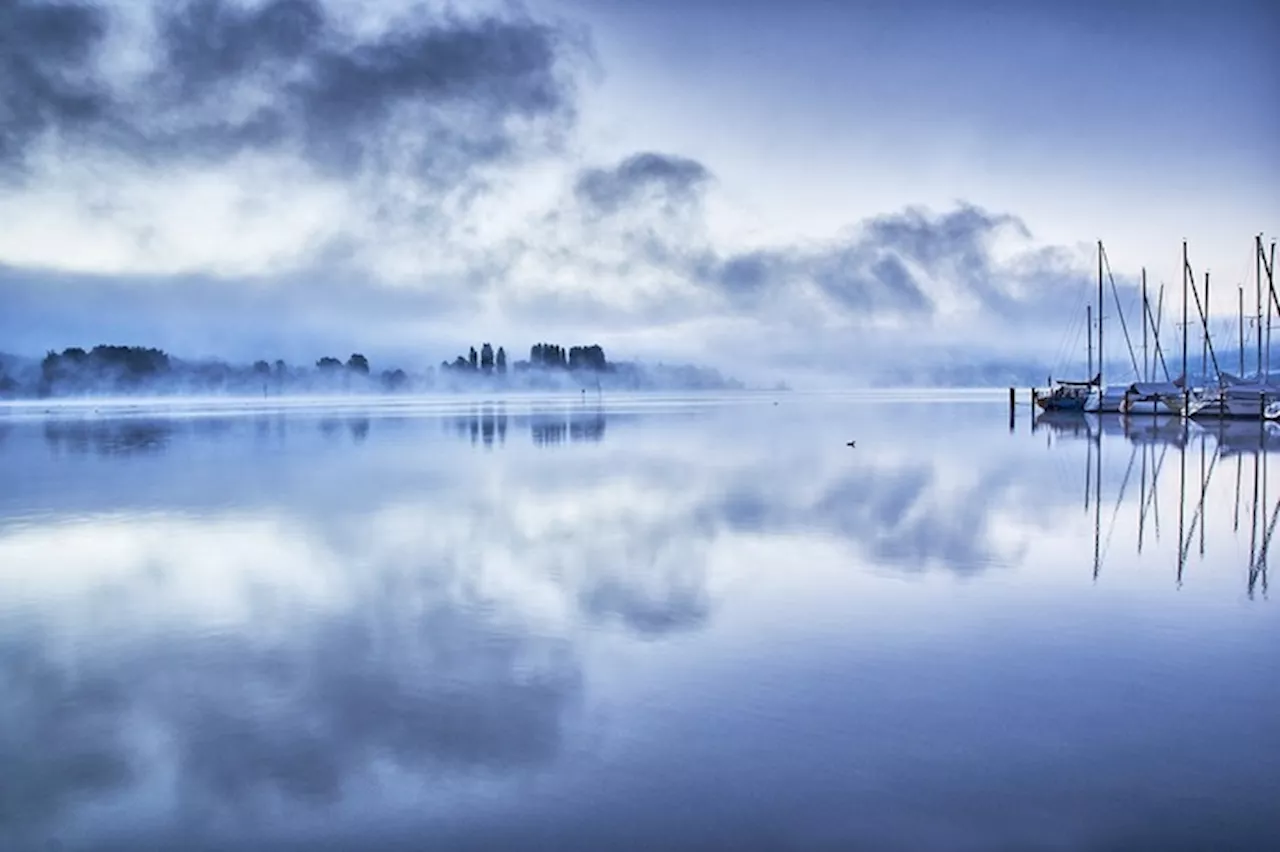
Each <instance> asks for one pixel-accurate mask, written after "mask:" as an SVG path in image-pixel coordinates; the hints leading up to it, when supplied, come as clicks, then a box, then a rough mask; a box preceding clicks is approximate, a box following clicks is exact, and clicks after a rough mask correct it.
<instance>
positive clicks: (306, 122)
mask: <svg viewBox="0 0 1280 852" xmlns="http://www.w3.org/2000/svg"><path fill="white" fill-rule="evenodd" d="M152 13H153V16H154V19H153V20H152V21H151V22H150V23H151V27H152V28H153V30H154V33H155V39H154V41H153V42H152V43H151V44H150V52H149V56H148V59H149V63H148V65H147V67H146V68H145V70H143V71H142V72H141V73H134V74H132V75H123V74H119V73H116V74H113V73H112V72H111V68H110V65H109V63H107V62H105V61H104V54H107V53H108V52H109V50H110V49H111V48H113V47H115V46H116V45H114V44H113V36H114V37H115V38H116V39H117V40H118V39H119V38H120V36H118V35H116V33H117V31H118V30H120V29H122V28H123V26H124V22H125V13H124V11H123V10H122V9H121V8H119V7H116V8H113V9H112V10H111V12H108V11H106V10H105V9H104V8H102V7H96V6H89V5H81V4H77V3H56V2H40V0H18V2H16V3H8V4H6V9H5V10H4V11H3V12H0V14H3V15H4V18H3V19H0V29H2V30H3V31H5V32H6V33H7V36H6V37H5V38H6V42H5V44H4V50H3V51H2V52H0V55H3V57H4V59H0V61H3V62H4V63H5V66H4V67H5V70H6V71H7V72H8V73H6V74H4V75H0V81H3V82H2V83H0V86H3V89H2V90H0V101H3V102H6V103H11V104H13V106H12V107H11V108H10V116H9V117H8V119H7V120H6V121H4V122H3V126H4V127H5V136H4V137H3V138H4V144H3V147H0V162H3V163H6V164H7V165H9V166H10V167H20V166H22V165H23V163H24V161H25V159H26V158H27V156H28V155H29V154H30V153H31V149H32V148H33V147H34V146H35V145H37V144H38V143H39V142H41V141H42V140H45V139H48V138H49V137H54V138H56V140H57V141H58V143H59V144H60V145H62V146H64V151H66V150H68V149H80V150H81V151H82V152H83V153H84V154H88V155H93V154H97V155H103V154H119V155H123V156H124V157H126V158H129V159H134V160H138V161H140V162H144V163H149V164H163V163H170V162H184V161H192V160H195V161H204V162H209V163H222V162H225V161H226V160H228V159H230V158H232V157H234V156H236V155H237V154H241V153H244V152H251V151H252V152H277V153H288V154H290V155H294V156H298V157H301V158H303V159H304V160H305V161H306V162H308V163H309V164H311V165H312V166H313V167H315V168H316V169H318V170H320V171H321V172H324V173H328V174H331V175H351V174H353V173H356V174H358V173H360V172H362V171H365V170H374V171H395V172H397V173H400V174H403V175H410V176H414V177H419V178H422V177H427V178H429V179H431V180H432V181H449V180H456V179H458V178H459V177H460V176H461V175H463V174H465V173H466V172H467V171H468V170H470V169H471V168H472V167H473V166H474V165H476V164H478V163H483V162H487V161H492V160H494V159H497V158H499V157H502V156H505V155H507V154H509V153H510V152H511V151H512V150H513V149H514V148H515V147H517V146H518V145H520V144H523V140H525V139H527V138H528V137H530V136H532V135H533V134H532V133H531V132H530V130H531V128H532V127H533V125H531V124H521V123H520V122H522V121H524V122H533V121H536V120H544V121H547V122H551V123H556V122H567V121H570V120H571V119H572V99H571V97H570V94H569V90H568V88H567V86H568V82H567V79H566V78H565V76H564V74H563V72H562V68H561V62H562V58H563V54H564V53H565V52H567V50H568V49H569V48H568V40H567V38H566V37H564V36H563V35H562V34H561V33H559V32H557V31H556V30H555V29H553V28H552V27H550V26H548V25H545V24H541V23H538V22H536V21H534V20H532V19H531V18H529V17H527V16H523V15H515V14H512V15H506V16H502V17H498V16H493V15H481V16H477V17H471V18H462V17H459V16H452V15H450V16H444V15H433V14H430V13H428V12H426V11H422V10H418V11H416V12H412V13H408V14H405V15H403V16H399V17H397V18H396V19H395V20H393V21H392V22H390V23H389V25H387V26H386V27H384V28H383V29H382V30H381V31H377V32H373V33H369V32H361V33H356V32H353V31H352V28H350V27H346V26H343V24H342V23H341V22H340V21H339V20H338V19H337V18H336V17H335V16H334V15H333V14H331V13H330V11H329V10H328V8H327V7H326V6H325V5H324V4H323V3H321V2H319V0H270V2H267V3H264V4H260V5H257V6H246V5H241V4H238V3H233V2H228V0H182V2H177V3H173V4H155V6H154V7H152Z"/></svg>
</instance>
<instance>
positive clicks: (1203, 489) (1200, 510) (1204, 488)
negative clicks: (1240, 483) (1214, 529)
mask: <svg viewBox="0 0 1280 852" xmlns="http://www.w3.org/2000/svg"><path fill="white" fill-rule="evenodd" d="M1219 450H1220V448H1219V447H1216V446H1215V447H1214V448H1213V458H1212V459H1211V460H1210V462H1209V472H1208V473H1207V474H1206V475H1205V478H1204V482H1203V483H1201V485H1200V501H1199V503H1197V504H1196V511H1195V514H1193V515H1192V516H1191V526H1190V527H1189V528H1188V529H1187V541H1186V544H1185V546H1182V547H1181V548H1180V552H1181V555H1182V562H1183V564H1186V561H1187V555H1188V554H1189V553H1190V551H1191V540H1192V539H1193V538H1195V534H1196V524H1197V523H1198V522H1199V520H1200V518H1201V516H1203V515H1204V500H1205V497H1206V496H1208V493H1209V481H1210V480H1212V479H1213V469H1214V468H1215V467H1216V466H1217V464H1218V457H1219V455H1220V452H1219Z"/></svg>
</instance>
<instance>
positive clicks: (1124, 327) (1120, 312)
mask: <svg viewBox="0 0 1280 852" xmlns="http://www.w3.org/2000/svg"><path fill="white" fill-rule="evenodd" d="M1098 250H1099V251H1100V252H1101V253H1102V262H1103V264H1104V265H1105V266H1106V269H1107V278H1108V279H1109V280H1110V281H1111V296H1112V298H1113V299H1115V303H1116V315H1117V316H1118V317H1119V318H1120V330H1121V331H1122V332H1124V345H1125V346H1126V347H1128V349H1129V363H1130V364H1132V365H1133V374H1134V375H1135V376H1141V375H1142V374H1141V373H1140V372H1139V371H1138V357H1137V356H1136V355H1134V354H1133V341H1132V340H1130V339H1129V325H1128V323H1126V322H1125V321H1124V308H1123V307H1121V305H1120V291H1119V290H1117V289H1116V279H1115V276H1114V275H1112V274H1111V258H1109V257H1107V250H1106V249H1105V248H1103V247H1102V246H1101V245H1099V246H1098ZM1099 320H1101V317H1099Z"/></svg>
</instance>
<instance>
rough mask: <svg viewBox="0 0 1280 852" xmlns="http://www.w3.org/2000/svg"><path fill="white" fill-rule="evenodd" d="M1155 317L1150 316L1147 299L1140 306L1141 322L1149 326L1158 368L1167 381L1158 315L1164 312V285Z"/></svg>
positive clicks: (1167, 375) (1149, 306)
mask: <svg viewBox="0 0 1280 852" xmlns="http://www.w3.org/2000/svg"><path fill="white" fill-rule="evenodd" d="M1157 305H1158V307H1157V308H1156V316H1155V317H1152V316H1151V300H1150V299H1148V300H1147V301H1146V303H1145V304H1143V306H1142V321H1143V322H1144V323H1146V324H1147V325H1148V326H1150V328H1151V330H1152V332H1153V334H1152V337H1153V338H1155V340H1154V343H1155V350H1156V357H1157V358H1159V359H1160V366H1161V367H1162V368H1163V369H1164V380H1165V381H1166V382H1167V381H1169V365H1168V364H1166V363H1165V360H1164V348H1163V347H1162V346H1161V345H1160V313H1161V312H1162V311H1163V310H1164V285H1163V284H1161V285H1160V295H1159V302H1158V303H1157Z"/></svg>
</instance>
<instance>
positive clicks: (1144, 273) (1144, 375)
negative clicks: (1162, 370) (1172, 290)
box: [1142, 266, 1151, 464]
mask: <svg viewBox="0 0 1280 852" xmlns="http://www.w3.org/2000/svg"><path fill="white" fill-rule="evenodd" d="M1149 313H1150V311H1149V310H1148V309H1147V268H1146V267H1145V266H1144V267H1142V380H1143V381H1144V382H1149V381H1151V376H1150V375H1149V374H1148V370H1147V323H1148V320H1147V316H1148V314H1149ZM1142 461H1143V463H1144V464H1145V463H1146V457H1145V456H1144V457H1143V459H1142Z"/></svg>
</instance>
